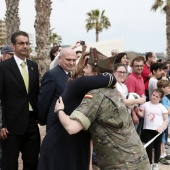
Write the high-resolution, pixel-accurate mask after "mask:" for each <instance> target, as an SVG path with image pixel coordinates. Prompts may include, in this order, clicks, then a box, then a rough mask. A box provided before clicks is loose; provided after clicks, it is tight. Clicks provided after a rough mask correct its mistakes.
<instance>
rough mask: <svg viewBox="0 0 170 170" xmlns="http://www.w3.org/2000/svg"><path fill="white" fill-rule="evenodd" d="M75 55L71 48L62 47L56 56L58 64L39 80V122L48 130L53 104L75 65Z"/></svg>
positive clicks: (50, 124)
mask: <svg viewBox="0 0 170 170" xmlns="http://www.w3.org/2000/svg"><path fill="white" fill-rule="evenodd" d="M76 60H77V56H76V53H75V52H74V50H72V49H71V48H63V49H62V50H61V52H60V55H59V57H58V62H59V64H58V65H57V66H56V67H54V68H53V69H51V70H49V71H47V72H46V73H45V74H44V76H43V78H42V82H41V87H40V91H39V95H38V110H39V123H40V124H41V125H47V126H46V130H47V131H48V130H49V129H50V128H51V126H52V124H53V122H54V121H53V120H54V115H55V114H54V106H55V103H56V100H57V99H58V98H59V97H60V96H61V94H62V92H63V91H64V88H65V86H66V83H67V80H68V78H69V77H70V72H72V71H73V69H74V67H75V65H76Z"/></svg>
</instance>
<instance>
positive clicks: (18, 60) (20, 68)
mask: <svg viewBox="0 0 170 170" xmlns="http://www.w3.org/2000/svg"><path fill="white" fill-rule="evenodd" d="M14 59H15V61H16V63H17V66H18V68H19V71H20V73H21V75H22V66H21V64H22V63H23V62H25V64H26V70H27V73H28V66H27V60H26V58H25V61H23V60H21V59H20V58H18V57H17V56H16V55H14Z"/></svg>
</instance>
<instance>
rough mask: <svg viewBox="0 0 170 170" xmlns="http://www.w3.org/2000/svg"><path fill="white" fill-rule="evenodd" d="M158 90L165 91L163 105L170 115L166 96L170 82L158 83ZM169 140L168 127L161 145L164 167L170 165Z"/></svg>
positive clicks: (161, 157) (169, 105) (162, 81)
mask: <svg viewBox="0 0 170 170" xmlns="http://www.w3.org/2000/svg"><path fill="white" fill-rule="evenodd" d="M157 86H158V88H161V89H162V90H163V91H164V97H163V98H162V101H161V103H162V104H163V105H164V106H165V108H166V109H167V110H168V114H170V100H169V99H168V97H167V96H166V95H168V94H170V82H169V81H167V80H160V81H158V83H157ZM167 139H168V127H167V128H166V129H165V131H164V132H163V136H162V143H161V156H160V162H161V163H162V164H164V165H170V163H168V161H167V160H170V156H169V155H166V152H165V144H166V142H167Z"/></svg>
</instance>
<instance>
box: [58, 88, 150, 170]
mask: <svg viewBox="0 0 170 170" xmlns="http://www.w3.org/2000/svg"><path fill="white" fill-rule="evenodd" d="M55 109H56V113H57V115H58V117H59V119H60V121H61V123H62V125H63V126H64V128H65V129H66V130H67V131H68V133H69V134H75V133H77V132H79V131H80V130H88V129H89V130H90V133H91V135H92V139H93V145H94V148H95V151H96V155H97V163H98V166H99V167H100V168H101V170H150V164H149V160H148V157H147V154H146V151H145V149H144V147H143V144H142V143H141V140H140V139H139V136H138V135H137V133H136V130H135V128H134V124H133V122H132V119H131V116H130V115H129V113H128V112H127V108H126V106H125V104H124V103H123V101H122V98H121V96H120V94H119V93H118V91H117V90H116V88H114V87H113V88H101V89H97V90H92V91H90V92H89V93H88V94H87V95H85V97H84V99H83V100H82V102H81V104H80V106H79V107H78V108H77V109H76V110H75V111H73V112H72V114H71V115H70V116H68V115H66V114H65V113H64V111H63V109H64V104H63V102H62V98H61V97H60V98H59V100H58V101H57V103H56V107H55Z"/></svg>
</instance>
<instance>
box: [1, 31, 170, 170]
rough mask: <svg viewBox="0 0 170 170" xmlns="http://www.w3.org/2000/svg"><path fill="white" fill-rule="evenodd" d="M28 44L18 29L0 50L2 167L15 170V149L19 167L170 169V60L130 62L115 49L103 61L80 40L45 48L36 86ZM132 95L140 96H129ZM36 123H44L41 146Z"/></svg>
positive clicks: (47, 169) (36, 169) (33, 169)
mask: <svg viewBox="0 0 170 170" xmlns="http://www.w3.org/2000/svg"><path fill="white" fill-rule="evenodd" d="M29 44H30V43H29V36H28V34H27V33H26V32H23V31H18V32H15V33H13V34H12V36H11V45H7V46H5V47H3V48H2V51H1V53H2V55H3V56H2V59H1V60H2V62H0V101H1V103H0V107H1V108H0V110H1V112H2V113H1V114H0V126H1V130H0V138H1V144H0V146H1V149H0V168H1V169H2V170H18V157H19V153H20V152H21V153H22V160H23V169H24V170H56V169H58V170H92V169H95V168H98V169H101V170H114V169H115V170H116V169H120V170H121V169H122V170H124V169H127V170H132V169H139V170H143V169H144V170H158V169H159V167H158V163H159V162H161V163H163V164H165V165H169V163H168V161H167V160H170V155H167V153H166V147H167V146H168V145H169V143H168V124H169V122H170V81H169V79H170V78H169V70H170V62H160V61H158V60H157V57H156V54H155V53H154V52H148V53H146V56H136V57H135V58H134V59H133V60H132V61H130V58H129V57H128V55H127V53H126V52H119V51H118V50H116V49H114V50H112V51H111V57H107V56H105V55H103V54H102V53H100V52H99V51H98V50H97V49H95V48H90V50H89V51H87V50H86V45H81V42H80V41H78V42H76V43H75V44H74V45H72V46H71V47H67V48H62V47H61V46H56V47H53V48H52V49H51V51H50V58H51V64H50V66H49V70H48V71H47V72H46V73H45V74H44V75H43V78H42V81H41V84H40V85H39V74H38V65H37V64H36V63H35V62H33V61H31V60H30V59H28V58H27V55H28V51H29ZM78 46H82V50H81V51H80V50H79V51H75V50H76V47H78ZM130 93H136V94H137V95H138V96H139V97H138V98H137V99H136V98H133V99H130V98H128V97H127V96H128V94H130ZM1 116H2V117H1ZM38 124H39V125H40V126H44V125H46V132H47V133H46V135H45V137H44V139H43V141H42V143H40V133H39V128H38ZM155 136H156V137H155ZM154 137H155V140H154V141H153V142H151V143H150V144H149V145H148V146H147V147H146V148H145V147H144V144H147V143H148V142H149V141H150V140H152V139H153V138H154ZM153 148H154V159H153V156H152V151H153Z"/></svg>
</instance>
